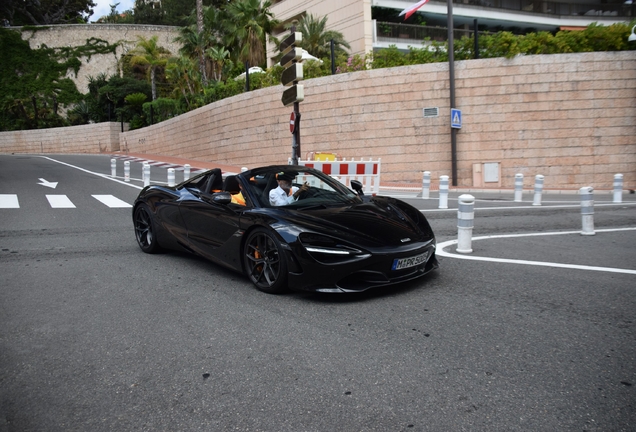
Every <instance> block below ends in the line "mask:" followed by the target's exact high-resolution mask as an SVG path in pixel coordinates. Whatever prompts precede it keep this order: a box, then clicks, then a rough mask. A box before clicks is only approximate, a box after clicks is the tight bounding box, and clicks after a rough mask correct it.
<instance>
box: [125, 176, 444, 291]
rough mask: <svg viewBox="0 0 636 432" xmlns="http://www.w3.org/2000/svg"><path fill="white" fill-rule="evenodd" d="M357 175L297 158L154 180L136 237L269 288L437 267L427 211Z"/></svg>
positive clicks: (338, 285)
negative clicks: (346, 179) (366, 186)
mask: <svg viewBox="0 0 636 432" xmlns="http://www.w3.org/2000/svg"><path fill="white" fill-rule="evenodd" d="M351 183H352V185H351V187H352V188H353V189H354V190H355V191H354V190H351V189H349V188H348V187H346V186H344V185H343V184H342V183H340V182H339V181H337V180H336V179H334V178H332V177H330V176H328V175H326V174H323V173H322V172H320V171H317V170H315V169H312V168H307V167H304V166H295V165H278V166H268V167H262V168H255V169H252V170H249V171H246V172H243V173H241V174H238V175H229V176H227V177H226V178H225V179H223V177H222V175H221V170H220V169H213V170H210V171H206V172H204V173H201V174H199V175H197V176H196V177H193V178H192V179H189V180H187V181H185V182H183V183H181V184H179V185H177V186H175V187H166V186H158V185H151V186H147V187H145V188H144V189H143V190H142V191H141V192H140V194H139V197H138V198H137V200H136V201H135V204H134V206H133V223H134V226H135V235H136V237H137V242H138V243H139V246H140V247H141V249H142V250H143V251H144V252H147V253H155V252H158V251H159V250H161V249H162V248H167V249H180V250H186V251H190V252H193V253H196V254H198V255H201V256H203V257H205V258H207V259H209V260H211V261H214V262H216V263H219V264H222V265H224V266H227V267H229V268H231V269H234V270H236V271H239V272H244V273H245V274H247V276H248V277H249V278H250V280H251V281H252V282H253V283H254V285H256V287H257V288H258V289H260V290H262V291H265V292H268V293H278V292H282V291H284V290H285V289H287V288H288V287H289V288H293V289H302V290H310V291H321V292H353V291H364V290H366V289H369V288H373V287H380V286H384V285H390V284H395V283H399V282H403V281H407V280H410V279H414V278H417V277H420V276H423V275H424V274H426V273H428V272H430V271H431V270H433V269H436V268H437V267H438V263H437V259H436V258H435V236H434V234H433V231H432V230H431V227H430V225H429V224H428V221H427V220H426V218H425V217H424V216H423V215H422V213H421V212H420V211H418V210H417V209H415V208H414V207H412V206H410V205H409V204H407V203H405V202H403V201H400V200H397V199H394V198H389V197H379V196H373V197H371V196H365V195H364V194H363V192H362V185H361V184H360V182H357V181H355V180H353V181H352V182H351Z"/></svg>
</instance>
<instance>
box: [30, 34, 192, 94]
mask: <svg viewBox="0 0 636 432" xmlns="http://www.w3.org/2000/svg"><path fill="white" fill-rule="evenodd" d="M21 32H22V39H24V40H27V41H28V42H29V45H30V46H31V48H32V49H36V48H39V47H40V46H42V45H43V44H44V45H46V46H48V47H49V48H58V47H67V46H80V45H84V44H85V43H86V41H87V40H89V39H91V38H96V39H101V40H105V41H107V42H108V43H109V44H116V43H117V44H119V46H118V47H117V49H116V51H115V53H114V54H96V55H93V56H91V57H90V58H89V57H83V58H80V61H81V62H82V66H81V68H80V70H79V72H78V74H77V76H75V75H74V74H72V75H71V76H69V78H71V79H72V80H73V81H75V84H76V85H77V89H78V90H79V91H80V93H87V92H88V78H89V77H90V76H92V77H96V76H97V75H99V74H101V73H104V74H106V75H107V76H112V75H119V60H121V58H122V56H123V55H125V54H126V53H128V51H130V50H132V49H134V48H135V46H136V45H137V41H138V36H143V37H145V38H146V39H149V38H151V37H153V36H157V43H158V45H159V46H161V47H163V48H166V49H167V50H169V51H170V52H171V53H172V55H175V56H176V55H178V52H179V48H180V47H181V45H180V44H178V43H176V42H174V38H175V37H177V36H178V34H179V28H178V27H171V26H154V25H138V24H135V25H132V24H65V25H54V26H42V27H40V28H37V30H22V31H21Z"/></svg>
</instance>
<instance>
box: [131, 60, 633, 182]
mask: <svg viewBox="0 0 636 432" xmlns="http://www.w3.org/2000/svg"><path fill="white" fill-rule="evenodd" d="M455 77H456V82H455V86H456V105H457V107H458V108H460V109H461V110H462V117H463V118H462V120H463V127H462V129H461V130H460V131H459V132H458V134H457V160H458V186H463V187H473V186H476V187H506V188H513V186H514V176H515V174H516V173H522V174H524V180H525V186H526V187H532V185H533V184H534V176H535V175H536V174H542V175H544V176H545V187H546V189H549V188H559V189H576V190H578V188H580V187H582V186H593V187H595V188H597V189H610V188H611V186H612V181H613V175H614V174H616V173H622V174H623V175H624V182H625V185H626V187H631V188H636V112H635V108H636V52H634V51H628V52H615V53H614V52H607V53H584V54H560V55H543V56H518V57H515V58H513V59H504V58H498V59H484V60H468V61H459V62H456V66H455ZM304 85H305V101H304V102H302V103H301V104H300V106H301V109H300V111H301V114H302V121H301V150H302V155H303V157H305V156H306V155H307V154H308V153H309V152H318V151H320V152H333V153H337V154H339V155H340V156H341V157H345V158H348V159H350V158H352V157H355V158H360V157H365V158H373V159H377V158H382V180H383V181H392V182H412V183H419V182H420V181H421V175H422V171H425V170H427V171H431V173H432V177H433V182H435V181H436V179H438V178H439V176H440V175H444V174H445V175H450V174H451V137H450V104H449V93H450V92H449V79H448V65H447V64H444V63H437V64H427V65H416V66H405V67H398V68H391V69H378V70H370V71H364V72H356V73H350V74H341V75H334V76H328V77H322V78H316V79H312V80H307V81H305V82H304ZM282 92H283V87H282V86H277V87H272V88H267V89H263V90H258V91H253V92H250V93H244V94H242V95H239V96H236V97H233V98H230V99H227V100H223V101H220V102H217V103H214V104H210V105H208V106H205V107H202V108H200V109H198V110H196V111H192V112H190V113H188V114H185V115H183V116H180V117H178V118H174V119H171V120H170V121H167V122H163V123H161V124H158V125H154V126H152V127H148V128H144V129H141V130H135V131H130V132H126V133H124V134H122V136H121V148H122V150H125V149H127V150H129V151H131V152H142V153H144V152H145V153H150V154H165V155H171V156H178V157H193V158H197V159H202V160H207V161H215V162H218V163H222V164H230V165H235V166H257V165H262V164H270V163H286V161H287V159H288V157H290V156H291V134H290V133H289V115H290V113H291V111H292V108H291V107H287V108H286V107H283V105H282V103H281V102H280V97H281V95H282ZM431 107H435V108H438V109H439V116H437V117H432V118H430V117H424V115H423V109H424V108H431ZM485 163H498V164H499V171H500V174H499V176H500V177H499V179H498V181H497V182H494V183H487V182H484V178H483V173H481V172H480V170H481V169H482V168H483V166H484V164H485Z"/></svg>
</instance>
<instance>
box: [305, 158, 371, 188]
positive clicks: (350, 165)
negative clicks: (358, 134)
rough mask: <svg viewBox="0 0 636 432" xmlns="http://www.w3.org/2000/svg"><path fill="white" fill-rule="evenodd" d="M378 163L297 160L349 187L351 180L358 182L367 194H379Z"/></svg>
mask: <svg viewBox="0 0 636 432" xmlns="http://www.w3.org/2000/svg"><path fill="white" fill-rule="evenodd" d="M380 161H381V159H378V160H377V161H373V160H368V161H365V160H362V159H361V160H360V161H355V160H353V159H352V160H350V161H347V160H341V161H315V160H299V161H298V164H299V165H304V166H306V167H309V168H314V169H317V170H318V171H322V172H323V173H325V174H328V175H330V176H332V177H337V178H338V180H339V181H340V182H342V183H343V184H345V185H347V186H350V185H351V180H358V181H360V182H361V183H362V185H363V187H364V192H365V193H367V194H377V193H380Z"/></svg>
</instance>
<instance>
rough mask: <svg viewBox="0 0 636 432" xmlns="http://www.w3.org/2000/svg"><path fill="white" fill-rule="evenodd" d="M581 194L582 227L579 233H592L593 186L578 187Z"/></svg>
mask: <svg viewBox="0 0 636 432" xmlns="http://www.w3.org/2000/svg"><path fill="white" fill-rule="evenodd" d="M579 194H581V219H582V221H581V222H582V225H583V229H582V230H581V235H594V234H596V233H595V232H594V188H593V187H590V186H586V187H582V188H581V189H579Z"/></svg>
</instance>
